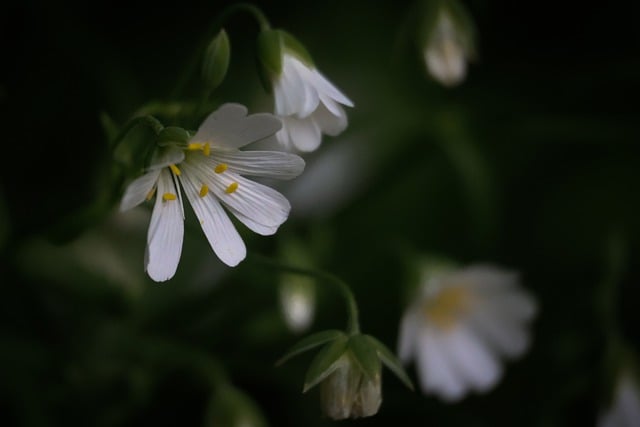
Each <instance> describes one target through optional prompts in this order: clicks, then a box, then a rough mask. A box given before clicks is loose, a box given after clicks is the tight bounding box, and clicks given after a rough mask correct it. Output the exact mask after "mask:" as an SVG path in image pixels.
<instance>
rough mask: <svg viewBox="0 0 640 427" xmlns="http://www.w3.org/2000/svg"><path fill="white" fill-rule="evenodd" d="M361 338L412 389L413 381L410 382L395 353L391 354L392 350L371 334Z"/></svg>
mask: <svg viewBox="0 0 640 427" xmlns="http://www.w3.org/2000/svg"><path fill="white" fill-rule="evenodd" d="M363 338H364V339H365V340H366V341H368V343H369V345H370V346H371V347H373V348H374V349H375V350H376V351H377V353H378V357H379V358H380V360H382V363H384V365H385V366H386V367H387V368H389V370H391V372H393V373H394V374H395V375H396V377H398V379H399V380H400V381H402V383H403V384H404V385H406V386H407V387H408V388H409V389H410V390H414V387H413V383H412V382H411V379H409V375H407V372H406V371H405V370H404V368H403V367H402V364H401V363H400V360H398V358H397V357H396V355H395V354H393V352H391V350H389V349H388V348H387V346H386V345H384V344H383V343H382V342H380V341H379V340H378V339H377V338H375V337H372V336H371V335H363Z"/></svg>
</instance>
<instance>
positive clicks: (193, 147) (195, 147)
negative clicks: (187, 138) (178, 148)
mask: <svg viewBox="0 0 640 427" xmlns="http://www.w3.org/2000/svg"><path fill="white" fill-rule="evenodd" d="M202 148H203V145H202V144H201V143H199V142H190V143H189V145H187V150H189V151H198V150H202Z"/></svg>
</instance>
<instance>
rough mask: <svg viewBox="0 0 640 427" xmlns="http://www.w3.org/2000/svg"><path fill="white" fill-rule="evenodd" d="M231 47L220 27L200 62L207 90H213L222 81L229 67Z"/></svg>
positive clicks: (225, 33)
mask: <svg viewBox="0 0 640 427" xmlns="http://www.w3.org/2000/svg"><path fill="white" fill-rule="evenodd" d="M230 57H231V47H230V45H229V37H228V36H227V32H226V31H225V30H224V29H222V30H220V32H219V33H218V34H217V35H216V36H215V37H214V38H213V39H212V40H211V42H210V43H209V46H207V49H206V51H205V54H204V60H203V62H202V80H203V81H204V84H205V86H206V88H207V89H208V90H210V91H211V90H213V89H215V88H216V87H218V86H219V85H220V83H222V81H223V80H224V77H225V76H226V74H227V70H228V69H229V59H230Z"/></svg>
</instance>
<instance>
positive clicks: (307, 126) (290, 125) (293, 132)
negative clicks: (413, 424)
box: [283, 116, 322, 152]
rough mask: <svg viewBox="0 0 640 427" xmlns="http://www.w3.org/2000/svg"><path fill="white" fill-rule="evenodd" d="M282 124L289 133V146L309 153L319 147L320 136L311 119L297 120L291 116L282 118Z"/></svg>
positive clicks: (318, 129)
mask: <svg viewBox="0 0 640 427" xmlns="http://www.w3.org/2000/svg"><path fill="white" fill-rule="evenodd" d="M283 123H284V126H285V127H286V129H287V132H288V133H289V135H288V136H289V139H290V141H291V144H292V145H293V146H294V147H296V149H298V150H300V151H305V152H310V151H314V150H316V149H317V148H318V147H319V146H320V142H321V141H322V134H321V132H320V128H319V127H318V125H317V124H316V123H315V122H314V120H313V117H308V118H306V119H298V118H296V117H293V116H291V117H283Z"/></svg>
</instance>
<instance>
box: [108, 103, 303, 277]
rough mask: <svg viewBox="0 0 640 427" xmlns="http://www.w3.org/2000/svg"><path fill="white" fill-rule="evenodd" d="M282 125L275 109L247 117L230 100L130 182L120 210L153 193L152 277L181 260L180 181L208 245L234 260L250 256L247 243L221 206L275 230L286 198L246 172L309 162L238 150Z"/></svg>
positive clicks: (294, 170) (277, 170)
mask: <svg viewBox="0 0 640 427" xmlns="http://www.w3.org/2000/svg"><path fill="white" fill-rule="evenodd" d="M280 126H281V122H280V120H279V119H278V118H277V117H275V116H273V115H272V114H253V115H250V116H247V109H246V107H244V106H242V105H239V104H225V105H223V106H221V107H220V108H219V109H218V110H216V111H214V112H213V113H212V114H211V115H210V116H209V117H208V118H207V119H206V120H205V121H204V123H203V124H202V125H201V126H200V128H199V129H198V131H197V133H196V134H195V135H194V136H193V137H192V138H191V140H190V141H189V144H188V146H187V147H186V148H177V147H171V148H169V149H168V150H165V151H163V152H162V154H161V155H160V156H157V157H156V159H155V161H154V162H153V164H152V166H151V167H150V168H149V172H147V173H146V174H145V175H143V176H141V177H139V178H138V179H136V180H134V181H133V182H132V183H131V184H130V185H129V186H128V188H127V189H126V191H125V194H124V196H123V198H122V203H121V206H120V209H121V210H122V211H124V210H127V209H130V208H132V207H134V206H136V205H138V204H140V203H142V202H143V201H144V200H149V199H151V198H152V197H153V196H154V194H155V197H156V201H155V205H154V209H153V213H152V215H151V224H150V225H149V232H148V235H147V252H146V256H145V267H146V270H147V272H148V273H149V276H150V277H151V278H152V279H153V280H156V281H164V280H168V279H170V278H171V277H173V275H174V274H175V272H176V269H177V266H178V262H179V260H180V254H181V251H182V239H183V234H184V223H183V222H184V210H183V207H182V194H181V191H180V187H181V186H182V188H183V189H184V192H185V194H186V196H187V199H188V200H189V202H190V204H191V207H192V208H193V210H194V212H195V214H196V216H197V218H198V222H199V223H200V225H201V227H202V230H203V231H204V234H205V235H206V237H207V239H208V241H209V244H210V245H211V248H212V249H213V251H214V252H215V253H216V255H217V256H218V257H219V258H220V260H221V261H222V262H224V263H225V264H227V265H229V266H235V265H237V264H238V263H239V262H240V261H242V260H243V259H244V258H245V256H246V247H245V245H244V242H243V241H242V238H241V237H240V235H239V234H238V231H237V230H236V228H235V226H234V225H233V223H232V222H231V220H230V219H229V216H228V215H227V213H226V212H225V211H224V209H223V207H222V206H224V207H226V209H227V210H228V211H229V212H231V213H232V214H233V215H234V216H235V217H236V218H237V219H238V220H240V222H242V223H243V224H244V225H246V226H247V227H248V228H249V229H251V230H252V231H254V232H256V233H258V234H261V235H271V234H274V233H275V232H276V231H277V229H278V227H279V226H280V225H281V224H282V223H283V222H284V221H286V219H287V217H288V215H289V210H290V204H289V202H288V201H287V199H286V198H285V197H284V196H283V195H282V194H280V193H278V192H277V191H275V190H273V189H272V188H269V187H267V186H265V185H262V184H259V183H257V182H254V181H251V180H249V179H247V178H244V175H250V176H257V177H267V178H276V179H290V178H293V177H295V176H297V175H298V174H300V173H301V172H302V170H303V169H304V161H303V160H302V159H301V158H300V157H299V156H296V155H294V154H290V153H282V152H272V151H239V150H238V148H239V147H242V146H245V145H247V144H250V143H252V142H255V141H258V140H261V139H264V138H267V137H269V136H271V135H273V134H274V133H275V132H276V131H277V130H279V129H280Z"/></svg>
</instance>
